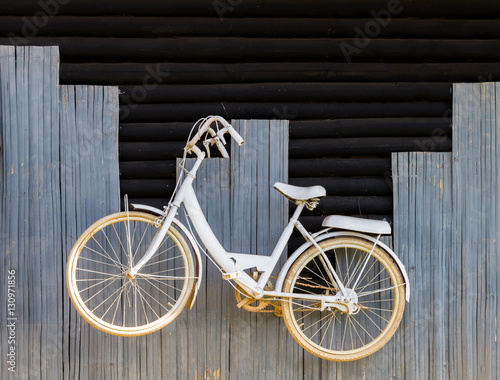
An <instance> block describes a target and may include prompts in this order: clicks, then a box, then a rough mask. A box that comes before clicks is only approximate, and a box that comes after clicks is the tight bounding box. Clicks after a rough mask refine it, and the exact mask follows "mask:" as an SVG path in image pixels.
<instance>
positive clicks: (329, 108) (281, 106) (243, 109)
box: [120, 102, 451, 123]
mask: <svg viewBox="0 0 500 380" xmlns="http://www.w3.org/2000/svg"><path fill="white" fill-rule="evenodd" d="M450 107H451V105H450V102H400V103H229V102H228V103H179V104H176V103H168V104H139V105H137V104H133V105H129V106H127V105H122V106H121V107H120V117H121V120H122V121H125V122H127V123H131V122H162V121H193V122H194V121H196V120H197V119H199V118H202V117H205V116H206V115H223V116H224V117H225V118H226V119H286V120H303V119H330V118H353V117H367V118H376V117H407V116H413V117H442V116H443V115H448V114H449V111H450Z"/></svg>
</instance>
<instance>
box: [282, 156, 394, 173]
mask: <svg viewBox="0 0 500 380" xmlns="http://www.w3.org/2000/svg"><path fill="white" fill-rule="evenodd" d="M390 173H391V159H390V157H389V156H387V157H384V158H323V159H321V158H301V159H293V158H291V159H290V160H289V177H290V178H292V177H334V176H335V177H336V176H338V177H348V176H386V177H389V176H390Z"/></svg>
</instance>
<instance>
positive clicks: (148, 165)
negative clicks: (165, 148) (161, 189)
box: [120, 159, 176, 179]
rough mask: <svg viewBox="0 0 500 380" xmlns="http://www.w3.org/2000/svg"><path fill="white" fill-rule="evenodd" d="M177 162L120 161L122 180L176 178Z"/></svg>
mask: <svg viewBox="0 0 500 380" xmlns="http://www.w3.org/2000/svg"><path fill="white" fill-rule="evenodd" d="M175 171H176V166H175V160H173V159H172V160H170V161H120V178H121V179H134V178H136V179H138V178H145V179H155V178H173V177H175Z"/></svg>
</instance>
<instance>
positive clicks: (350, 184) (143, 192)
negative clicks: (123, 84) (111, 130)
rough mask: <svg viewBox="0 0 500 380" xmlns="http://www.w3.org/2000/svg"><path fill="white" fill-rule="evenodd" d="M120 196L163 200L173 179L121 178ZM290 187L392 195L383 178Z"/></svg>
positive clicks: (307, 181) (306, 181) (302, 181)
mask: <svg viewBox="0 0 500 380" xmlns="http://www.w3.org/2000/svg"><path fill="white" fill-rule="evenodd" d="M121 178H122V179H121V182H120V187H121V193H122V194H128V195H129V196H130V197H151V198H163V197H167V195H170V194H172V191H173V189H174V187H175V181H174V180H173V179H149V178H147V179H125V178H124V177H123V176H122V177H121ZM289 183H290V184H291V185H296V186H314V185H321V186H323V187H325V189H326V191H327V194H328V195H329V196H353V195H363V196H367V195H370V196H374V195H377V196H387V195H392V183H391V181H390V179H384V178H292V179H290V180H289Z"/></svg>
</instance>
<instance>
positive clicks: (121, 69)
mask: <svg viewBox="0 0 500 380" xmlns="http://www.w3.org/2000/svg"><path fill="white" fill-rule="evenodd" d="M60 76H61V82H62V83H66V84H69V83H85V84H88V83H98V84H116V85H125V84H132V85H137V86H143V87H144V85H145V84H146V85H147V84H149V85H151V84H152V83H153V82H154V83H158V84H160V83H161V84H169V83H171V84H175V83H178V84H179V83H180V84H206V83H218V84H222V83H252V82H255V83H257V82H258V83H263V82H422V81H427V82H466V81H468V82H477V81H494V80H499V79H500V65H498V63H494V62H457V63H452V62H450V63H412V62H406V63H380V62H377V63H375V62H371V63H357V62H352V63H347V62H258V63H193V62H186V63H177V62H169V63H161V62H148V63H138V62H133V63H126V62H121V63H84V62H82V63H68V62H63V63H61V69H60ZM151 78H153V79H151Z"/></svg>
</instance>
